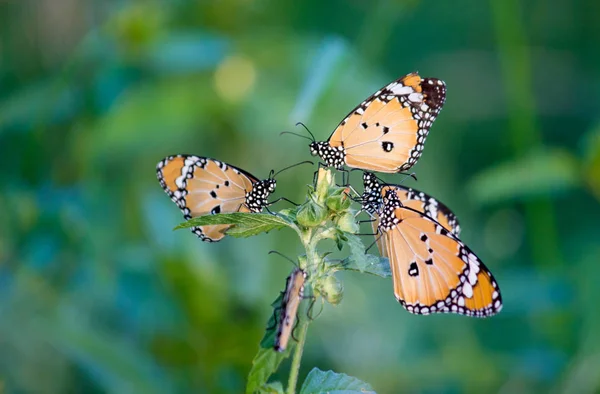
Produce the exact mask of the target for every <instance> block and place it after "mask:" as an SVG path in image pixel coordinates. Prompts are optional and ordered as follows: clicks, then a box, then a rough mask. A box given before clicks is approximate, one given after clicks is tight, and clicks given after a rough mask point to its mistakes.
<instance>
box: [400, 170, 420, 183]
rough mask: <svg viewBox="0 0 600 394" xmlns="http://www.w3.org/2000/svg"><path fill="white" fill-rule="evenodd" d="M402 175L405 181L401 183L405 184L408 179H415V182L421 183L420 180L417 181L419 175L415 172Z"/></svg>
mask: <svg viewBox="0 0 600 394" xmlns="http://www.w3.org/2000/svg"><path fill="white" fill-rule="evenodd" d="M402 175H404V178H403V179H402V180H401V181H400V183H402V182H404V181H405V180H407V179H408V178H412V179H414V180H415V181H417V182H418V181H419V180H418V179H417V174H416V173H415V172H411V173H410V174H402Z"/></svg>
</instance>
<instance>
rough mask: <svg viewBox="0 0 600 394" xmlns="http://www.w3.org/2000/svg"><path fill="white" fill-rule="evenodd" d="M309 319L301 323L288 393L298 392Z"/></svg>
mask: <svg viewBox="0 0 600 394" xmlns="http://www.w3.org/2000/svg"><path fill="white" fill-rule="evenodd" d="M308 323H309V321H308V319H302V321H301V322H300V324H299V327H298V328H299V330H298V331H299V333H298V343H297V344H296V349H295V350H294V357H293V358H292V366H291V369H290V377H289V379H288V387H287V394H294V393H295V392H296V384H297V383H298V374H299V373H300V361H301V360H302V353H303V352H304V343H305V342H306V332H307V331H308Z"/></svg>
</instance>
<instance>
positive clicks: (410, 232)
mask: <svg viewBox="0 0 600 394" xmlns="http://www.w3.org/2000/svg"><path fill="white" fill-rule="evenodd" d="M371 175H372V174H371ZM365 178H369V179H370V177H368V176H366V177H365ZM371 186H373V187H374V188H375V189H377V187H378V186H377V185H375V184H371ZM379 187H380V186H379ZM380 190H381V191H380V193H379V195H380V196H381V198H382V200H381V201H382V205H381V206H379V207H377V202H373V201H374V200H371V201H369V195H367V196H365V200H364V202H363V206H367V207H368V209H372V208H373V207H376V209H377V215H378V218H379V223H378V225H377V231H378V233H380V234H381V237H380V239H379V240H378V245H379V247H380V251H381V254H382V256H384V257H388V258H389V260H390V267H391V269H392V277H393V281H394V295H395V296H396V299H397V300H398V301H399V302H400V303H401V304H402V306H403V307H404V308H406V309H407V310H408V311H409V312H411V313H416V314H422V315H427V314H430V313H449V312H450V313H458V314H462V315H467V316H474V317H488V316H492V315H495V314H497V313H498V312H500V310H501V309H502V296H501V295H500V289H499V287H498V284H497V282H496V280H495V279H494V277H493V276H492V274H491V272H490V271H489V270H488V269H487V267H486V266H485V265H484V264H483V262H481V260H480V259H479V258H478V257H477V256H476V255H475V253H473V252H472V251H471V249H469V247H467V246H466V245H465V244H464V243H463V242H462V241H460V240H459V239H458V238H457V236H456V235H455V234H457V233H458V232H459V231H460V228H459V227H458V222H457V221H456V217H455V216H454V214H453V213H452V212H451V211H450V210H448V208H447V207H445V206H442V205H441V204H440V203H439V202H437V201H436V200H435V199H433V198H431V197H429V196H426V195H425V194H422V195H421V194H420V193H419V194H418V196H419V199H421V196H426V197H425V199H426V201H427V202H429V205H430V206H436V207H437V208H436V209H435V210H432V208H427V207H426V205H427V204H423V201H418V203H415V200H413V199H412V198H409V196H410V193H407V190H406V189H399V188H398V187H397V186H395V185H389V186H384V187H381V188H380ZM372 191H373V190H371V192H372ZM416 195H417V194H416ZM402 199H404V201H405V202H406V204H404V202H403V201H402ZM419 199H418V200H419ZM369 204H371V205H369ZM440 207H443V208H440ZM428 211H429V212H431V213H435V215H434V217H436V218H439V219H443V220H440V221H436V220H434V219H433V218H432V217H430V216H428V214H427V213H428ZM440 222H444V223H445V225H442V224H441V223H440Z"/></svg>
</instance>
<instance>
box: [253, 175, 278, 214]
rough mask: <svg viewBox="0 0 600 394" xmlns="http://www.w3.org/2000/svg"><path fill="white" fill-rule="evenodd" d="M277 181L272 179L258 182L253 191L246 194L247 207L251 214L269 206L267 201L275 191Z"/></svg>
mask: <svg viewBox="0 0 600 394" xmlns="http://www.w3.org/2000/svg"><path fill="white" fill-rule="evenodd" d="M276 186H277V181H276V180H275V179H272V178H268V179H265V180H263V181H258V182H256V183H255V184H254V186H252V190H250V191H249V192H247V193H246V205H247V206H248V209H250V211H251V212H254V213H258V212H261V211H262V210H263V208H264V207H265V206H267V205H268V204H269V202H268V201H267V199H268V198H269V196H270V195H271V193H273V192H274V191H275V187H276Z"/></svg>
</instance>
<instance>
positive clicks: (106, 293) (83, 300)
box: [0, 0, 600, 393]
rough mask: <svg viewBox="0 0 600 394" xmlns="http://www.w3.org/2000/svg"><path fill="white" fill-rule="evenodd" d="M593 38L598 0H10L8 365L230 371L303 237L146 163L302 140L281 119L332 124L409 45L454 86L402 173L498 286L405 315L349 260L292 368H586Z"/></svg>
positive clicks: (133, 388) (5, 91)
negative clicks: (189, 223)
mask: <svg viewBox="0 0 600 394" xmlns="http://www.w3.org/2000/svg"><path fill="white" fill-rule="evenodd" d="M599 47H600V3H599V2H597V1H596V0H581V1H573V2H572V1H568V0H554V1H550V2H548V1H543V0H531V1H518V0H491V1H489V2H488V1H466V0H457V1H454V2H450V1H428V2H426V1H410V0H406V1H404V0H396V1H385V0H374V1H358V0H345V1H343V0H332V1H328V2H321V1H316V0H307V1H304V2H282V1H273V0H272V1H269V0H221V1H184V0H173V1H166V0H164V1H159V0H156V1H124V0H120V1H116V0H114V1H98V2H93V1H91V0H87V1H85V0H80V1H77V0H38V1H33V0H32V1H27V0H20V1H17V0H12V1H11V0H5V1H2V2H0V164H1V166H2V168H3V171H2V172H0V184H1V186H0V191H1V193H0V203H1V206H2V208H1V209H0V381H1V384H0V389H2V390H3V392H6V393H190V392H195V393H240V392H242V391H243V387H244V385H245V379H246V375H247V373H248V371H249V369H250V365H251V360H252V358H253V357H254V355H255V353H256V351H257V349H258V343H259V341H260V339H261V337H262V334H263V331H264V327H265V324H266V322H267V320H268V318H269V316H270V315H271V314H272V310H271V309H270V303H271V302H272V301H273V300H274V299H275V297H276V296H277V294H278V292H279V291H280V290H281V289H282V288H283V287H284V284H285V277H286V276H287V274H288V273H289V271H290V270H291V268H292V267H291V264H289V263H288V262H286V261H285V260H283V259H282V258H280V257H278V256H273V255H271V256H268V255H267V252H268V251H269V250H271V249H277V250H278V251H280V252H282V253H284V254H287V255H290V256H294V255H296V254H298V253H300V252H301V249H300V244H299V242H298V240H297V239H296V238H295V234H293V233H292V232H291V231H286V230H283V231H280V232H274V233H270V234H266V235H261V236H258V237H254V238H249V239H226V240H224V241H223V242H220V243H218V244H205V243H202V242H200V241H199V240H198V239H197V238H196V237H195V236H194V235H193V234H192V233H190V232H188V231H177V232H174V231H172V228H173V227H174V226H175V225H177V224H178V223H179V222H181V220H182V216H181V213H180V212H179V210H178V209H177V208H176V207H175V205H174V204H173V203H172V202H171V201H170V200H169V198H168V197H167V195H166V194H164V192H163V191H162V190H161V188H160V186H159V184H158V181H157V180H156V175H155V165H156V163H157V162H158V161H159V160H160V159H162V158H163V157H165V156H167V155H171V154H175V153H193V154H198V155H206V156H211V157H215V158H219V159H221V160H223V161H225V162H228V163H230V164H234V165H237V166H240V167H243V168H244V169H246V170H247V171H249V172H251V173H252V174H255V175H256V176H258V177H259V178H263V177H266V176H267V174H268V172H269V170H271V169H280V168H283V167H284V166H287V165H289V164H293V163H295V162H298V161H301V160H306V159H309V158H310V156H309V152H308V147H307V141H306V140H302V139H298V138H295V137H293V136H282V137H279V136H278V134H279V132H281V131H284V130H291V131H294V130H296V131H298V130H297V129H295V128H294V124H295V123H296V122H298V121H302V122H304V123H306V124H307V125H308V127H309V128H310V129H311V130H312V131H313V133H315V134H316V136H317V138H319V139H326V138H327V137H328V136H329V134H330V133H331V131H332V130H333V129H334V128H335V126H336V125H337V123H338V122H339V121H340V120H341V119H342V118H343V117H344V115H345V114H346V113H347V112H348V111H349V110H350V109H351V108H352V107H353V106H355V105H356V104H358V103H359V102H360V101H362V100H363V99H364V98H366V97H367V96H368V95H369V94H371V93H372V92H373V91H375V90H376V89H378V88H379V87H381V86H383V85H384V84H386V83H388V82H390V81H391V80H393V79H395V78H398V77H399V76H401V75H404V74H406V73H408V72H411V71H419V72H420V73H421V75H423V76H435V77H438V78H441V79H444V80H445V81H446V83H447V85H448V97H447V102H446V106H445V108H444V110H443V111H442V113H441V114H440V116H439V118H438V120H437V121H436V123H435V124H434V126H433V127H432V131H431V134H430V136H429V139H428V141H427V144H426V149H425V151H424V154H423V157H422V158H421V160H420V161H419V163H418V164H417V165H416V166H415V167H414V171H415V172H416V174H417V176H418V179H419V180H418V182H416V183H415V182H414V181H411V182H409V183H410V184H411V185H412V186H415V187H417V188H419V189H421V190H423V191H426V192H427V193H430V194H432V195H433V196H436V197H438V198H439V199H440V200H441V201H443V202H445V203H446V204H447V205H448V206H450V207H451V208H452V209H453V210H454V211H455V212H456V214H457V215H458V217H459V218H460V220H461V224H462V227H463V234H462V238H463V239H464V240H465V242H467V243H468V244H469V245H470V246H471V247H472V248H473V249H474V250H475V251H477V252H478V254H479V255H480V257H481V258H482V259H483V260H484V261H485V262H486V264H487V265H488V267H489V268H490V269H491V270H492V272H493V273H494V274H495V276H496V278H497V280H498V282H499V284H500V286H501V288H502V290H503V296H504V302H505V305H504V310H503V312H502V313H501V314H500V315H499V316H497V317H494V318H491V319H486V320H477V319H470V318H465V317H459V316H450V315H441V316H428V317H418V316H413V315H410V314H409V313H407V312H406V311H404V310H403V309H402V307H401V306H400V305H398V303H397V302H396V301H395V299H394V297H393V293H392V284H391V281H390V280H383V279H380V278H376V277H371V276H366V275H359V274H352V273H344V274H342V275H340V278H341V279H342V280H343V281H344V284H345V298H344V300H343V301H342V304H341V305H339V306H337V307H331V306H329V305H327V306H326V307H325V311H324V312H323V314H322V315H321V317H320V318H319V319H318V320H317V321H316V322H314V323H313V324H311V327H310V329H309V337H308V343H307V348H306V351H305V356H304V359H303V369H302V371H303V372H302V375H303V376H304V375H305V374H306V373H307V371H309V370H310V369H311V368H313V367H315V366H316V367H319V368H320V369H323V370H327V369H333V370H335V371H336V372H344V373H347V374H350V375H353V376H356V377H358V378H360V379H362V380H364V381H366V382H369V383H370V384H371V385H372V386H373V387H374V388H375V389H376V390H377V391H378V392H380V393H401V392H402V393H404V392H406V393H463V392H464V393H482V392H484V393H488V392H494V393H496V392H497V393H533V392H550V393H598V392H600V308H599V306H598V303H599V301H600V286H598V285H597V283H598V281H599V279H600V230H599V225H598V222H599V221H600V209H599V200H600V124H599V119H598V118H599V116H598V110H599V100H598V98H599V91H600V52H599V51H598V48H599ZM313 171H314V168H308V167H306V168H304V167H299V168H296V169H294V170H290V172H288V173H284V174H282V175H281V176H280V177H279V184H278V190H277V192H276V195H275V197H277V196H287V197H289V198H291V199H292V200H299V201H302V200H303V198H304V195H305V192H306V184H308V183H310V181H311V179H312V172H313ZM359 178H360V177H359V176H357V174H354V175H353V179H354V181H359ZM387 179H389V180H398V179H399V177H388V178H387ZM355 183H358V182H355ZM278 207H279V208H284V207H286V205H285V203H282V205H280V206H278ZM365 242H366V241H365ZM288 366H289V365H288V364H286V363H284V365H283V366H282V369H281V370H280V373H279V378H285V377H286V376H287V368H288ZM301 379H302V376H301Z"/></svg>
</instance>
